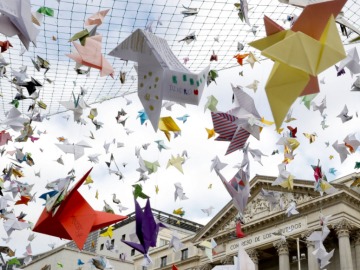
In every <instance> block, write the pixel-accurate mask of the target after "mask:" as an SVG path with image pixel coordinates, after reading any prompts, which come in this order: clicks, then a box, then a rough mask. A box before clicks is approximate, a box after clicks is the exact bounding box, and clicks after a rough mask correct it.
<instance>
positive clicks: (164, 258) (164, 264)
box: [160, 256, 167, 267]
mask: <svg viewBox="0 0 360 270" xmlns="http://www.w3.org/2000/svg"><path fill="white" fill-rule="evenodd" d="M166 260H167V256H164V257H161V261H160V267H165V266H166Z"/></svg>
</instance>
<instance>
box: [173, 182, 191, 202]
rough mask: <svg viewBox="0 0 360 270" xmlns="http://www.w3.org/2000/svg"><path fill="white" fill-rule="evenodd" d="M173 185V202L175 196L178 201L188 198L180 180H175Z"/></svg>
mask: <svg viewBox="0 0 360 270" xmlns="http://www.w3.org/2000/svg"><path fill="white" fill-rule="evenodd" d="M174 185H175V193H174V198H175V202H176V199H177V198H179V200H180V201H182V200H187V199H189V198H188V197H186V196H185V193H184V189H183V187H182V185H181V183H180V182H177V183H175V184H174Z"/></svg>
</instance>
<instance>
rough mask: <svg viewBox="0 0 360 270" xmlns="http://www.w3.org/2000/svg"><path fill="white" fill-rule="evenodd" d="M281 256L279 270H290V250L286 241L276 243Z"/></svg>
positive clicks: (275, 245)
mask: <svg viewBox="0 0 360 270" xmlns="http://www.w3.org/2000/svg"><path fill="white" fill-rule="evenodd" d="M274 247H275V248H276V250H277V252H278V255H279V270H290V260H289V248H288V245H287V243H286V241H285V240H280V241H277V242H275V243H274Z"/></svg>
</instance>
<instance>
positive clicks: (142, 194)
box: [133, 184, 150, 199]
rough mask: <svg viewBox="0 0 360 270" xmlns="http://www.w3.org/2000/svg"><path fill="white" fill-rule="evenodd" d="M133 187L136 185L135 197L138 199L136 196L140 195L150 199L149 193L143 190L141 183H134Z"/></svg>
mask: <svg viewBox="0 0 360 270" xmlns="http://www.w3.org/2000/svg"><path fill="white" fill-rule="evenodd" d="M133 187H134V192H133V193H134V198H135V199H136V198H138V197H140V198H142V199H148V198H150V197H149V196H148V195H146V194H145V193H144V192H143V191H142V186H141V185H139V184H135V185H133Z"/></svg>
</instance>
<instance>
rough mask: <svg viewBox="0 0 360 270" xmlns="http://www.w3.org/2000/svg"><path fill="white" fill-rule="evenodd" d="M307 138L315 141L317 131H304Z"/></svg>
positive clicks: (311, 141)
mask: <svg viewBox="0 0 360 270" xmlns="http://www.w3.org/2000/svg"><path fill="white" fill-rule="evenodd" d="M303 134H304V136H305V137H306V138H308V139H309V141H310V143H313V142H315V137H316V136H317V135H316V133H313V134H310V133H303Z"/></svg>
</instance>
